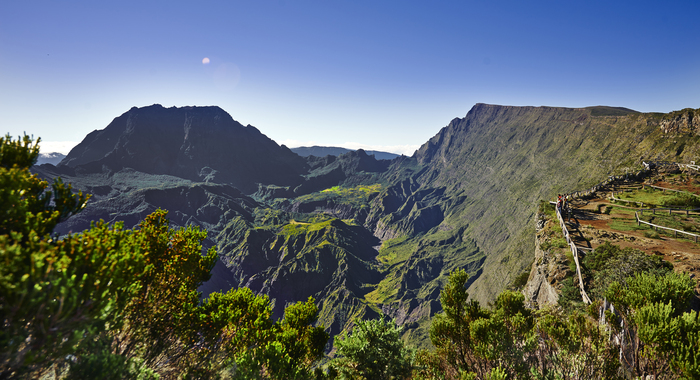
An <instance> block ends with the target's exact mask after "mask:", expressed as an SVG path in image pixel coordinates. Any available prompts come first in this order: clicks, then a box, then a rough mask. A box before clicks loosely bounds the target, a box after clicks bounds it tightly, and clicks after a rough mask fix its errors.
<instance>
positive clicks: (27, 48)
mask: <svg viewBox="0 0 700 380" xmlns="http://www.w3.org/2000/svg"><path fill="white" fill-rule="evenodd" d="M694 14H700V3H699V2H696V1H690V0H682V1H676V2H672V3H664V4H663V5H661V4H659V3H657V2H648V1H646V2H645V1H635V2H633V3H632V2H629V3H628V2H606V1H590V2H585V3H575V2H557V1H541V2H534V3H533V2H521V1H492V2H475V1H450V2H440V3H430V4H428V3H424V2H413V1H408V2H406V1H402V2H399V1H385V2H368V1H353V2H347V1H333V2H317V1H308V0H301V1H294V2H289V1H285V0H276V1H265V0H262V1H256V2H247V1H235V0H234V1H226V2H223V1H212V2H207V3H206V4H196V5H193V4H191V3H189V2H184V1H171V2H168V3H161V2H136V1H132V0H125V1H121V2H112V3H104V2H87V1H66V2H55V1H48V0H37V1H32V2H9V1H8V2H3V3H0V84H1V85H0V88H2V90H1V91H0V112H2V114H3V121H4V125H5V126H6V130H5V131H4V132H5V133H7V132H9V133H10V134H11V135H13V136H16V135H19V134H21V133H22V132H23V131H26V132H27V133H28V134H32V135H34V136H40V137H41V138H42V139H43V140H44V141H45V142H47V143H54V142H65V141H69V142H78V141H80V140H82V138H83V137H85V135H87V134H88V133H89V132H91V131H93V130H95V129H102V128H104V127H106V126H107V125H108V124H109V123H110V122H111V120H112V119H113V118H115V117H117V116H119V115H121V114H122V113H124V112H126V111H127V110H129V109H130V108H131V107H133V106H137V107H142V106H147V105H151V104H156V103H157V104H162V105H163V106H165V107H171V106H178V107H181V106H187V105H201V106H208V105H217V106H219V107H221V108H222V109H224V110H226V111H227V112H228V113H229V114H231V116H232V117H233V118H234V119H235V120H237V121H239V122H241V123H242V124H244V125H246V124H251V125H254V126H255V127H256V128H258V129H259V130H260V131H262V132H263V133H265V134H266V135H267V136H268V137H270V138H271V139H273V140H275V141H276V142H278V143H279V144H285V145H292V144H297V143H298V144H309V143H314V144H317V145H330V146H344V147H349V146H366V147H372V149H375V150H384V151H393V152H403V153H404V154H407V153H408V152H407V151H409V150H411V149H413V147H416V146H419V145H420V144H423V143H425V142H426V141H428V139H429V138H430V137H432V136H434V135H435V134H436V133H437V132H438V131H439V130H440V129H441V128H442V127H444V126H446V125H447V124H448V123H449V122H450V120H452V119H454V118H455V117H464V115H466V113H467V112H468V111H469V109H471V107H472V106H473V105H474V104H476V103H488V104H499V105H516V106H541V105H545V106H554V107H572V108H575V107H586V106H593V105H607V106H614V107H626V108H631V109H635V110H638V111H642V112H651V111H655V112H669V111H673V110H679V109H683V108H688V107H691V108H698V107H700V91H697V89H698V88H700V51H698V50H697V49H693V48H692V47H693V46H700V25H698V23H695V22H693V19H692V15H694ZM49 145H51V144H49Z"/></svg>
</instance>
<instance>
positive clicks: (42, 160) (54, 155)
mask: <svg viewBox="0 0 700 380" xmlns="http://www.w3.org/2000/svg"><path fill="white" fill-rule="evenodd" d="M64 158H66V155H65V154H63V153H58V152H51V153H40V154H39V158H38V159H37V160H36V164H37V165H43V164H51V165H58V163H59V162H61V160H63V159H64Z"/></svg>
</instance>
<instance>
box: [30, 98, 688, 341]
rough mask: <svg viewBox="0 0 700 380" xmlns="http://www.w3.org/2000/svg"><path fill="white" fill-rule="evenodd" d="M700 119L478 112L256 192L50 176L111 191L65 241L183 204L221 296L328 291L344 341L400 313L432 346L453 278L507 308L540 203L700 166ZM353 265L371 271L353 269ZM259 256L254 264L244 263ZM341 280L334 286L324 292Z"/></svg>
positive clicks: (321, 294)
mask: <svg viewBox="0 0 700 380" xmlns="http://www.w3.org/2000/svg"><path fill="white" fill-rule="evenodd" d="M161 108H162V107H161ZM609 108H611V107H609ZM132 111H134V109H132V110H130V111H129V112H132ZM178 112H182V111H178ZM222 112H223V111H222ZM606 112H607V113H612V115H608V114H604V113H606ZM620 112H621V113H624V115H619V114H617V113H620ZM127 113H128V112H127ZM601 113H603V114H604V115H601ZM699 113H700V110H682V111H677V112H676V113H670V114H642V113H635V112H628V111H625V110H620V109H617V108H613V110H612V111H610V110H609V109H608V108H603V109H601V108H600V107H592V108H591V107H589V108H559V107H515V106H497V105H487V104H477V105H475V106H474V107H473V108H472V109H471V110H470V111H469V112H468V113H467V114H466V115H465V117H463V118H455V119H453V120H452V121H451V122H450V123H449V124H448V125H447V126H446V127H444V128H442V129H441V130H440V131H438V132H437V133H436V135H435V136H434V137H433V138H431V139H430V140H429V141H427V142H426V143H425V144H423V145H422V146H421V148H420V149H418V150H417V151H416V153H415V154H414V155H413V156H412V157H406V156H403V157H399V158H396V159H394V160H392V161H377V160H376V159H374V157H371V156H368V155H367V154H366V153H365V152H364V151H357V152H351V153H346V154H344V155H342V156H340V157H332V156H327V157H325V158H318V157H316V158H311V159H307V160H305V161H303V165H300V166H299V167H300V168H302V169H299V172H297V173H294V174H295V175H294V178H291V176H289V178H291V179H290V180H289V182H288V184H285V182H284V181H280V180H278V179H275V178H270V179H269V180H267V179H265V178H263V181H261V182H254V181H247V182H243V183H244V184H245V185H246V187H245V188H243V189H240V191H239V190H236V192H233V190H230V191H229V190H226V191H225V192H222V191H220V190H217V189H216V188H212V187H207V186H212V185H217V186H236V182H235V181H222V182H223V183H219V181H221V179H222V178H226V177H225V176H222V174H221V173H218V172H217V173H214V174H215V175H212V176H201V175H194V176H191V177H189V179H188V178H182V177H178V176H177V175H175V174H177V173H173V174H163V173H160V174H156V173H144V172H140V171H139V170H138V168H131V167H128V166H127V165H126V164H125V162H126V163H131V162H134V161H133V160H132V161H128V160H125V161H121V164H120V163H119V162H120V161H118V160H115V162H116V163H115V162H111V163H110V162H108V161H109V160H104V161H100V160H102V159H103V158H104V157H106V156H108V155H109V152H107V153H105V154H103V155H102V157H101V158H99V159H97V161H92V162H99V163H100V165H102V166H100V165H95V164H93V167H88V165H87V164H82V163H75V161H73V163H74V164H73V166H70V165H68V164H67V163H68V162H66V164H64V163H62V164H61V165H59V166H58V167H53V166H50V165H41V166H38V167H35V168H36V171H37V172H39V173H40V174H41V175H42V176H45V177H55V176H57V175H64V176H66V178H65V179H66V181H67V182H73V183H74V184H75V187H76V188H78V189H83V190H85V191H91V192H93V193H95V194H96V195H95V199H94V201H93V202H91V204H90V203H89V204H88V207H87V208H86V209H85V211H83V213H84V215H82V214H79V215H81V216H80V218H82V219H75V220H73V221H71V219H69V220H68V221H67V222H66V224H65V225H59V229H60V230H61V231H64V232H67V231H69V230H71V229H73V230H76V229H77V228H80V226H84V225H85V223H86V222H87V221H88V220H89V219H94V218H99V217H105V218H106V220H108V221H116V220H120V215H124V216H128V218H129V220H131V221H133V220H137V218H139V217H141V218H142V217H143V216H145V215H144V214H145V213H147V212H148V211H149V210H154V209H155V208H156V207H157V206H163V207H171V208H174V209H171V215H172V218H173V220H174V222H175V224H176V225H186V224H189V223H195V224H200V225H202V226H203V227H205V228H207V229H208V230H209V231H210V236H209V238H208V239H207V241H208V244H210V245H216V246H217V247H218V250H219V252H220V255H221V258H222V260H221V261H220V263H217V267H215V269H214V278H212V280H211V281H210V283H208V285H207V284H205V289H203V290H204V291H205V293H207V292H211V291H215V290H217V289H224V288H225V287H231V286H240V285H245V284H248V285H250V286H251V287H252V288H253V290H254V291H255V292H262V293H265V294H271V295H273V296H275V297H277V298H279V299H276V302H277V304H278V305H282V306H283V304H286V303H289V302H295V301H299V300H304V299H296V298H297V297H302V298H303V297H308V296H314V297H316V300H317V304H319V305H320V306H319V308H320V310H321V312H320V315H321V317H320V319H319V321H320V322H321V323H324V324H325V325H326V326H333V327H332V331H333V332H334V333H336V332H338V331H341V330H343V329H345V328H347V327H348V326H349V325H350V324H351V322H352V319H353V318H362V317H371V316H376V315H377V314H378V313H386V314H389V315H390V316H391V317H394V318H397V320H399V321H400V322H401V323H406V324H407V330H406V334H407V335H409V337H410V339H412V340H414V341H416V342H422V343H421V344H428V343H426V342H427V327H426V326H427V321H428V320H429V317H430V316H431V315H433V314H434V313H435V312H437V311H439V310H440V305H439V293H440V290H441V289H442V288H443V287H444V284H445V281H446V279H447V276H448V275H449V273H450V272H451V271H453V270H455V269H458V268H462V269H466V270H467V272H468V273H470V275H471V278H470V282H469V284H468V285H469V292H470V294H471V296H472V298H474V299H477V300H479V301H481V302H483V303H487V302H490V301H492V300H493V297H495V295H496V294H498V293H499V292H500V291H501V290H502V289H504V288H505V287H506V286H507V284H508V283H509V281H510V280H511V279H513V278H515V277H516V276H517V275H519V274H521V273H522V272H523V271H526V270H528V269H529V267H530V265H531V263H532V260H533V257H534V239H533V238H532V237H533V236H534V226H533V224H534V223H533V222H532V221H533V220H534V218H535V213H536V207H537V206H536V205H537V204H538V202H539V200H540V199H543V198H545V199H546V198H551V197H553V196H554V195H555V194H556V192H557V191H561V189H575V188H586V187H588V186H589V185H592V184H593V183H597V182H598V181H599V179H600V178H601V177H602V178H605V177H606V176H607V175H610V174H612V173H614V172H620V171H624V170H625V169H633V168H637V167H639V166H640V165H641V161H642V160H644V159H649V158H653V159H655V160H665V159H669V160H676V161H677V160H686V161H691V160H697V161H700V154H699V153H698V152H700V149H698V148H699V147H700V135H698V129H697V128H696V123H695V120H700V118H697V115H698V114H699ZM122 116H123V115H122ZM115 120H116V119H115ZM177 120H181V119H177ZM231 120H232V119H231ZM125 124H126V123H125ZM175 125H176V126H178V128H179V127H180V126H181V123H179V122H178V123H176V124H175ZM143 126H145V124H144V125H143ZM662 126H663V127H662ZM256 131H257V130H256ZM93 133H94V132H93ZM258 133H259V131H258ZM94 138H95V137H92V139H94ZM86 139H87V138H86ZM90 141H92V140H90ZM177 141H183V140H177ZM87 145H90V144H87ZM105 146H107V147H111V149H112V150H114V149H115V146H116V145H111V146H110V145H109V144H106V145H105ZM134 146H138V145H134ZM275 146H277V145H276V144H275ZM277 147H278V151H282V152H283V151H284V149H283V148H282V147H279V146H277ZM178 149H179V148H178ZM201 151H202V150H201V149H199V150H198V149H197V148H196V147H193V148H192V150H191V152H201ZM110 152H111V151H110ZM127 152H128V150H127ZM71 153H73V152H71ZM76 153H77V152H76ZM289 153H290V154H294V153H292V152H291V151H290V152H289ZM254 154H255V152H254V151H253V152H251V153H250V154H249V156H248V157H247V158H248V159H249V160H254V159H255V157H257V156H255V155H254ZM69 156H70V155H69ZM76 156H80V155H76ZM295 156H296V155H295ZM120 157H121V156H120ZM296 157H298V156H296ZM297 159H301V158H297ZM193 160H194V161H195V162H199V161H196V159H193ZM302 160H303V159H302ZM185 162H187V161H185ZM242 162H245V161H242ZM382 162H385V163H382ZM105 163H108V164H110V165H112V166H111V167H110V166H109V165H108V166H107V167H106V168H105V167H104V166H105V165H104V164H105ZM273 163H274V162H273ZM120 165H121V166H120ZM215 170H216V169H215ZM222 170H223V169H222ZM286 174H289V173H286ZM285 178H287V177H285ZM253 185H255V186H253ZM156 189H157V191H156ZM148 194H150V195H148ZM246 194H247V195H246ZM147 195H148V196H147ZM164 199H168V200H167V201H165V200H164ZM345 226H347V227H345ZM321 230H323V231H324V232H323V233H320V232H318V231H321ZM360 230H363V231H364V232H362V233H359V232H357V231H360ZM359 236H365V238H362V239H360V238H359ZM369 236H373V237H372V238H369ZM302 237H303V239H302ZM373 239H376V240H374V242H371V243H367V242H368V241H370V240H373ZM363 241H364V242H363ZM330 247H333V248H330ZM329 249H330V250H329ZM280 257H282V258H284V259H274V260H273V259H272V258H280ZM321 257H323V258H324V259H323V260H321V261H319V258H321ZM351 257H358V258H362V259H361V260H356V259H350V258H351ZM250 260H252V261H250ZM324 260H325V261H324ZM348 260H351V261H352V262H353V263H354V264H353V265H354V268H356V269H352V270H341V271H338V270H337V268H341V267H343V265H344V264H343V263H347V262H349V261H348ZM243 262H251V263H254V265H248V264H246V265H241V264H237V263H243ZM321 262H323V263H324V264H322V265H317V264H313V263H321ZM344 267H345V268H346V269H347V268H348V266H347V265H345V266H344ZM313 268H316V269H313ZM333 268H336V269H333ZM265 273H267V275H264V274H265ZM304 273H306V274H304ZM329 273H330V274H329ZM363 273H364V274H363ZM368 273H372V275H366V274H368ZM307 275H308V276H316V277H315V278H317V279H319V278H320V279H322V281H321V282H322V283H323V284H321V283H316V285H315V286H314V287H311V286H309V287H305V286H304V284H299V286H300V288H299V289H296V292H295V293H294V295H288V294H286V293H284V292H280V291H279V290H275V289H277V288H275V286H276V285H275V284H274V283H273V282H277V283H278V284H283V283H286V282H285V281H287V280H288V279H291V278H304V276H307ZM280 276H281V277H280ZM297 276H301V277H297ZM275 278H276V279H278V280H276V281H273V282H270V281H269V280H271V279H275ZM244 279H245V280H244ZM251 279H257V280H252V281H251ZM298 281H301V280H297V282H298ZM314 281H317V280H314ZM319 281H320V280H319ZM324 281H325V282H324ZM358 281H359V282H358ZM295 283H296V282H295ZM331 284H336V285H333V286H332V287H334V291H326V290H319V289H330V288H328V286H330V285H331ZM351 284H362V286H357V285H351ZM321 285H323V286H321ZM312 288H313V289H312ZM224 290H225V289H224ZM286 297H291V298H293V299H285V298H286ZM276 310H281V309H279V308H277V307H276ZM336 311H338V312H337V313H336Z"/></svg>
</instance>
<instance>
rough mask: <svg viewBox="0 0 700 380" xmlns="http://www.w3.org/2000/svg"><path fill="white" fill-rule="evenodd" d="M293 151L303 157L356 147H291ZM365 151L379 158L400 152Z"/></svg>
mask: <svg viewBox="0 0 700 380" xmlns="http://www.w3.org/2000/svg"><path fill="white" fill-rule="evenodd" d="M291 150H292V152H294V153H296V154H298V155H300V156H302V157H308V156H316V157H325V156H328V155H330V156H340V155H341V154H345V153H348V152H352V151H354V150H356V149H346V148H340V147H335V146H316V145H314V146H300V147H298V148H291ZM365 153H367V154H368V155H370V156H374V158H376V159H377V160H393V159H394V158H396V157H399V156H400V155H399V154H396V153H389V152H381V151H378V150H365Z"/></svg>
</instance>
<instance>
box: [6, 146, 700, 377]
mask: <svg viewBox="0 0 700 380" xmlns="http://www.w3.org/2000/svg"><path fill="white" fill-rule="evenodd" d="M37 143H38V142H37ZM37 143H34V142H32V141H31V139H30V138H28V137H26V136H25V137H24V138H23V139H19V140H12V139H11V138H10V137H9V136H8V137H6V138H3V139H2V140H1V141H0V181H1V183H2V185H1V186H0V212H2V214H3V217H2V219H0V264H1V265H0V320H1V321H2V323H3V328H2V330H0V378H3V379H23V378H39V377H42V376H43V377H45V378H65V379H92V378H94V379H97V378H99V379H122V378H132V379H156V378H163V379H176V378H189V379H208V378H232V379H236V378H241V379H255V378H260V379H262V378H265V379H267V378H269V379H313V378H317V379H326V378H344V379H404V378H417V379H477V378H478V379H603V378H605V379H608V378H637V377H641V378H644V377H645V376H652V377H654V378H669V379H673V378H698V377H700V352H698V348H699V347H700V321H698V315H697V312H696V311H692V310H690V308H689V304H690V301H691V299H692V297H693V296H694V294H693V288H694V286H695V284H694V280H692V279H690V278H689V277H688V276H686V275H681V274H676V273H673V272H672V271H671V270H670V266H669V264H668V263H666V262H663V261H662V260H660V259H658V258H656V257H653V256H647V255H645V254H644V253H640V252H637V251H634V250H629V249H620V248H618V247H616V246H614V245H611V244H608V245H605V246H604V247H602V248H600V249H598V250H596V251H595V254H593V255H590V256H588V257H586V260H585V261H584V266H585V268H586V271H587V275H588V276H589V277H591V278H593V287H592V292H591V293H592V294H593V295H595V296H597V298H596V301H595V302H594V304H593V305H589V306H585V305H581V304H580V303H577V302H576V300H575V299H574V298H575V297H574V296H571V297H570V298H569V299H567V298H566V296H564V297H563V300H562V305H563V306H565V307H563V308H561V307H553V308H549V309H544V310H531V309H528V308H526V307H525V298H524V296H523V294H522V293H520V292H519V291H517V290H506V291H503V292H502V293H500V294H499V295H498V297H497V298H496V300H495V301H494V303H493V304H492V305H488V307H484V306H482V305H481V304H479V302H477V301H475V300H470V299H469V294H468V293H467V291H466V284H467V282H468V279H469V276H468V275H467V273H466V272H465V271H464V270H461V269H458V270H455V271H452V272H451V274H450V275H449V278H448V281H447V283H446V284H445V286H444V289H442V291H441V292H440V304H441V307H442V312H440V313H438V314H436V315H434V316H433V317H432V320H431V321H430V327H429V336H430V341H431V343H432V346H433V349H428V350H416V349H413V348H411V347H410V346H409V345H408V344H407V343H406V342H404V341H403V340H402V338H401V330H402V328H401V327H399V326H397V325H396V324H395V322H392V321H389V320H387V319H384V318H379V319H373V320H366V321H362V320H356V321H355V327H354V328H353V329H352V331H351V332H349V333H348V332H346V333H343V334H340V335H339V336H337V337H336V338H335V339H334V341H332V342H333V343H330V342H331V341H330V340H329V335H328V334H327V333H326V332H325V331H324V327H323V326H318V325H316V321H317V317H318V309H317V305H316V304H315V300H314V299H313V298H309V299H308V300H307V301H306V302H298V303H294V304H290V305H288V306H287V307H286V308H285V310H284V316H283V318H281V319H279V320H273V318H272V305H271V302H270V300H269V298H268V297H267V296H264V295H255V294H253V292H252V291H251V290H249V289H246V288H239V289H235V290H231V291H229V292H227V293H223V294H222V293H212V294H211V295H209V296H208V297H207V298H204V299H202V298H201V294H200V293H199V292H198V291H197V288H198V287H199V285H201V284H202V283H203V282H204V281H206V280H208V279H209V277H210V275H211V274H210V273H211V270H212V268H213V265H214V263H215V261H216V260H217V254H216V252H215V251H214V249H210V250H208V251H206V252H203V249H202V241H203V240H204V239H205V237H206V232H205V231H202V230H200V229H199V228H196V227H188V228H183V229H173V228H171V227H170V224H169V221H168V219H167V212H166V211H163V210H158V211H156V212H154V213H153V214H151V215H149V216H148V217H147V218H146V219H145V220H143V221H142V222H141V223H140V224H139V226H138V227H137V228H134V229H125V228H124V227H123V225H122V224H120V223H116V224H113V225H108V224H105V223H103V222H94V223H93V224H92V226H91V228H90V229H88V230H86V231H83V232H79V233H71V234H68V235H66V236H62V237H60V238H59V236H58V235H57V234H56V233H54V232H53V230H54V228H55V226H56V225H57V224H58V223H59V222H60V221H62V220H65V219H66V218H68V217H69V216H71V215H73V214H75V213H78V212H80V210H81V209H82V208H83V207H84V206H85V204H86V202H87V201H88V198H89V196H87V195H84V194H82V193H80V192H79V193H77V194H76V193H73V192H72V190H71V187H70V185H66V184H64V183H62V182H61V181H60V180H57V181H56V182H54V183H53V184H51V185H49V184H48V183H47V182H46V181H42V180H40V179H39V178H38V177H36V176H35V175H32V174H31V173H30V172H29V168H30V167H31V165H32V164H33V163H34V162H35V160H36V158H37V155H38V145H37ZM338 191H339V189H332V190H330V191H329V192H331V193H335V192H338ZM358 191H359V192H360V193H363V194H369V193H372V192H374V191H376V189H374V188H367V189H364V188H362V189H358ZM328 223H330V222H329V221H300V222H296V223H293V224H289V225H287V226H286V227H285V228H284V229H283V231H281V233H282V234H284V235H297V234H300V233H302V232H308V230H312V229H313V230H315V229H322V228H325V227H324V226H325V224H328ZM388 244H389V245H390V242H389V243H388ZM387 247H388V246H387ZM384 252H385V255H386V256H385V257H383V258H382V259H383V260H385V261H387V262H393V261H396V260H398V259H400V258H401V257H402V255H403V254H402V252H401V251H400V250H396V251H391V250H390V249H388V248H387V249H386V250H385V251H384ZM522 277H523V276H520V277H519V280H518V281H519V284H522V282H523V278H522ZM514 288H517V285H516V286H514V287H513V288H512V289H514ZM378 289H379V288H378ZM384 291H386V292H389V291H390V289H389V288H386V289H384ZM570 293H571V294H575V293H573V292H570ZM610 305H612V307H611V306H610ZM326 349H331V350H330V354H329V355H330V356H327V354H326V353H325V351H326Z"/></svg>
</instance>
